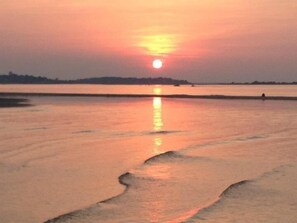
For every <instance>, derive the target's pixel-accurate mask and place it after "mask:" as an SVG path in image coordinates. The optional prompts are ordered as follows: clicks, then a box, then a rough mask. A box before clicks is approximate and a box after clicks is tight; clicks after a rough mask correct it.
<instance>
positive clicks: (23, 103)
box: [0, 98, 31, 108]
mask: <svg viewBox="0 0 297 223" xmlns="http://www.w3.org/2000/svg"><path fill="white" fill-rule="evenodd" d="M27 106H31V104H29V103H28V100H27V99H24V98H0V108H10V107H27Z"/></svg>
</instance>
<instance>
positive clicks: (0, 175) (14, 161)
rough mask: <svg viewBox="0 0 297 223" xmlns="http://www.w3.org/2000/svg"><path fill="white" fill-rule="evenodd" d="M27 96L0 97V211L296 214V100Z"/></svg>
mask: <svg viewBox="0 0 297 223" xmlns="http://www.w3.org/2000/svg"><path fill="white" fill-rule="evenodd" d="M8 87H13V86H1V88H0V89H1V91H6V90H7V89H4V88H8ZM17 87H18V88H17V89H16V90H15V91H17V90H19V91H24V89H26V90H27V91H35V92H41V90H42V92H60V91H63V89H64V91H63V92H67V93H77V92H76V91H74V89H75V88H74V89H72V90H71V91H70V89H71V87H73V86H72V85H71V86H67V87H65V88H63V87H64V86H61V85H59V86H44V88H42V86H39V85H38V86H37V85H35V86H32V88H31V90H30V88H29V86H21V85H18V86H17ZM33 87H35V88H33ZM75 87H78V86H75ZM82 87H83V88H84V89H83V92H86V93H101V92H100V91H99V90H98V92H96V91H95V90H94V89H93V88H95V89H97V88H98V89H99V86H91V89H88V90H87V87H88V86H82ZM206 87H207V86H206ZM208 87H209V88H213V89H215V88H216V86H208ZM235 87H236V88H239V89H237V90H238V91H240V92H237V94H236V95H240V94H241V93H242V92H247V90H246V88H249V87H248V86H242V87H243V88H242V89H240V87H239V86H235ZM253 87H254V86H253ZM265 87H266V88H268V86H265ZM275 87H276V88H277V87H278V86H272V88H273V89H270V91H269V89H266V91H265V92H273V91H274V92H277V91H276V89H275ZM104 88H106V89H108V90H105V91H104V93H106V91H107V92H114V91H115V89H116V90H119V89H122V90H123V88H122V86H109V88H108V86H105V87H104ZM125 88H126V90H125V91H124V92H125V93H127V91H128V87H125ZM137 88H139V89H142V88H143V89H142V90H141V93H143V92H146V91H147V92H149V93H152V92H155V93H156V94H157V93H158V92H162V93H165V94H168V93H167V92H169V89H171V90H174V91H175V89H176V91H181V92H183V93H187V90H189V91H192V89H193V88H191V87H179V88H176V87H175V88H174V87H169V86H168V87H162V86H133V87H132V88H131V89H130V92H133V93H138V92H140V91H136V89H137ZM197 88H199V87H197ZM231 88H232V89H228V86H224V87H223V86H218V88H217V89H216V90H214V91H213V92H214V94H226V95H228V94H229V93H227V92H233V91H234V92H235V90H234V88H233V86H232V87H231ZM294 88H295V87H294V86H287V88H286V87H284V86H282V87H281V90H280V89H278V93H277V95H286V96H287V95H289V94H287V93H286V92H291V94H290V95H294V94H295V95H296V91H294ZM54 89H56V90H55V91H54ZM194 89H195V90H196V87H195V88H194ZM218 89H220V90H221V92H225V93H219V90H218ZM13 90H14V89H13V88H11V91H13ZM101 90H102V89H101ZM142 91H143V92H142ZM197 91H198V90H197ZM262 91H263V89H261V91H259V92H262ZM250 92H252V91H250ZM250 92H248V93H246V94H247V95H250ZM253 92H254V94H257V95H258V94H259V93H258V92H255V91H253ZM280 92H282V93H280ZM80 93H81V91H80ZM195 94H196V93H195ZM201 94H211V93H208V92H207V93H201ZM234 94H235V93H234ZM242 94H244V93H242ZM266 94H267V93H266ZM295 95H294V96H295ZM29 99H30V102H31V103H32V104H33V106H31V107H24V108H1V109H0V123H1V125H0V198H1V200H2V201H3V202H2V205H1V207H0V216H1V218H0V222H5V223H10V222H22V223H29V222H30V223H32V222H33V223H34V222H45V221H47V220H49V219H52V220H51V221H49V222H79V223H81V222H88V223H89V222H92V223H93V222H112V223H115V222H125V223H126V222H137V223H146V222H223V223H225V222H226V223H227V222H292V223H293V222H296V219H297V214H296V213H297V212H296V209H297V191H296V187H295V185H296V183H297V152H296V145H297V115H296V114H297V102H296V101H258V100H255V101H253V100H230V101H229V100H205V99H199V100H197V99H195V100H193V99H161V98H159V97H157V96H156V97H155V98H151V99H150V98H134V99H131V98H130V99H125V98H79V97H78V98H73V97H72V98H68V97H32V98H29ZM4 201H5V202H4ZM68 213H71V214H68ZM58 216H60V217H58ZM56 217H57V218H56Z"/></svg>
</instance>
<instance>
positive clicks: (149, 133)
mask: <svg viewBox="0 0 297 223" xmlns="http://www.w3.org/2000/svg"><path fill="white" fill-rule="evenodd" d="M179 132H181V131H177V130H176V131H174V130H172V131H169V130H168V131H165V130H164V131H153V132H148V133H147V134H148V135H167V134H174V133H179Z"/></svg>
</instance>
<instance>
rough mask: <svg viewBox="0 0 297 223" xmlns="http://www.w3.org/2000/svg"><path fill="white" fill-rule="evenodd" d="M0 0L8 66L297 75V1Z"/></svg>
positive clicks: (72, 74) (207, 75)
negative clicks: (157, 62)
mask: <svg viewBox="0 0 297 223" xmlns="http://www.w3.org/2000/svg"><path fill="white" fill-rule="evenodd" d="M0 4H1V7H0V50H1V52H2V53H1V55H0V72H1V73H6V72H8V71H9V70H13V71H15V72H19V73H24V72H25V73H32V74H38V75H45V76H49V77H59V78H77V77H89V76H108V75H116V76H153V75H157V76H161V75H162V76H169V77H170V76H171V77H174V78H186V79H188V80H191V81H202V82H216V81H218V82H222V81H223V82H224V81H253V80H255V79H257V80H285V81H291V80H296V76H297V65H296V62H295V61H297V55H296V53H295V52H297V41H296V39H297V31H296V30H297V13H296V11H297V2H296V1H295V0H284V1H276V0H269V1H268V0H258V1H256V0H251V1H243V0H236V1H235V0H224V1H222V0H216V1H215V0H200V1H194V0H188V1H186V0H162V1H160V0H150V1H139V0H126V1H123V0H110V1H101V0H40V1H36V0H22V1H19V0H1V3H0ZM3 52H5V53H3ZM156 57H159V58H161V59H163V60H164V65H165V66H164V69H163V70H161V71H158V72H156V71H153V70H152V69H151V61H152V59H153V58H156ZM181 74H182V75H181Z"/></svg>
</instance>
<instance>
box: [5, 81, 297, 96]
mask: <svg viewBox="0 0 297 223" xmlns="http://www.w3.org/2000/svg"><path fill="white" fill-rule="evenodd" d="M0 92H38V93H82V94H84V93H85V94H88V93H89V94H166V95H170V94H188V95H236V96H238V95H244V96H260V95H262V93H265V94H266V95H267V96H297V85H196V86H195V87H191V86H188V85H187V86H180V87H174V86H166V85H165V86H155V85H82V84H80V85H0Z"/></svg>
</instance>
